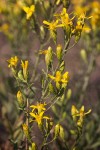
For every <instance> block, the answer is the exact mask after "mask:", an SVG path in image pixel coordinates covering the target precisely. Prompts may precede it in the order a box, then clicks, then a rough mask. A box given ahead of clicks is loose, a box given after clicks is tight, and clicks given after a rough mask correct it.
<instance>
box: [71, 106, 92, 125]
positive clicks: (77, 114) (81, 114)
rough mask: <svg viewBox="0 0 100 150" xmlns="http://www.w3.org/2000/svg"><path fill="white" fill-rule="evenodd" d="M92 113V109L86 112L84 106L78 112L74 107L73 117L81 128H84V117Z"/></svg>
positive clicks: (72, 110)
mask: <svg viewBox="0 0 100 150" xmlns="http://www.w3.org/2000/svg"><path fill="white" fill-rule="evenodd" d="M90 112H91V109H89V111H87V112H85V110H84V106H82V107H81V108H80V109H79V110H77V108H76V107H75V106H74V105H72V109H71V115H72V117H73V120H74V121H75V122H76V123H77V125H78V126H80V127H82V125H83V121H84V116H85V115H87V114H89V113H90ZM77 117H79V119H78V120H77Z"/></svg>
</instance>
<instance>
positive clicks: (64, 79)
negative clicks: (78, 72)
mask: <svg viewBox="0 0 100 150" xmlns="http://www.w3.org/2000/svg"><path fill="white" fill-rule="evenodd" d="M48 76H49V78H51V79H52V80H53V81H54V82H55V83H56V87H57V88H58V89H59V88H63V87H66V85H67V83H68V81H69V73H68V72H65V73H64V74H61V72H60V71H57V72H56V74H55V76H52V75H50V74H48Z"/></svg>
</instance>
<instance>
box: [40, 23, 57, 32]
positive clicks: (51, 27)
mask: <svg viewBox="0 0 100 150" xmlns="http://www.w3.org/2000/svg"><path fill="white" fill-rule="evenodd" d="M43 23H44V24H45V25H47V28H48V29H49V30H51V31H54V30H56V28H57V27H58V20H56V21H52V22H48V21H46V20H44V21H43Z"/></svg>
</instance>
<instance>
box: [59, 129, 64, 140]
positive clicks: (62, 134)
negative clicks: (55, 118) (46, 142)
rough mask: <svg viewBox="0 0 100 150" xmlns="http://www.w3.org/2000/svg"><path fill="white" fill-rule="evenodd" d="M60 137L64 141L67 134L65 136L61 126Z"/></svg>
mask: <svg viewBox="0 0 100 150" xmlns="http://www.w3.org/2000/svg"><path fill="white" fill-rule="evenodd" d="M59 136H60V138H61V139H62V140H64V137H65V134H64V129H63V127H62V126H60V132H59Z"/></svg>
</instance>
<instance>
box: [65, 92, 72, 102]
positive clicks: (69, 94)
mask: <svg viewBox="0 0 100 150" xmlns="http://www.w3.org/2000/svg"><path fill="white" fill-rule="evenodd" d="M71 95H72V90H71V89H68V91H67V94H66V97H67V100H69V99H70V98H71Z"/></svg>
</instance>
